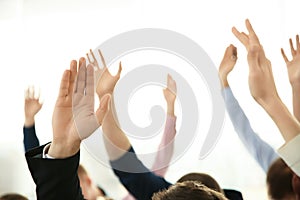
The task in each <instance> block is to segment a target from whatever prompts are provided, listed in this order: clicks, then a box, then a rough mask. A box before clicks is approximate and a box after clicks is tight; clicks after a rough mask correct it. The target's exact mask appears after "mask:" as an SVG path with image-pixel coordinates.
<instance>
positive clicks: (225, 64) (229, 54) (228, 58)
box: [219, 44, 237, 88]
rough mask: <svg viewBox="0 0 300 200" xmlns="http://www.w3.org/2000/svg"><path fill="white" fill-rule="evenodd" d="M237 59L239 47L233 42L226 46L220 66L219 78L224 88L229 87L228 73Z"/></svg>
mask: <svg viewBox="0 0 300 200" xmlns="http://www.w3.org/2000/svg"><path fill="white" fill-rule="evenodd" d="M236 61H237V49H236V47H235V46H233V45H232V44H231V45H229V46H228V47H227V48H226V51H225V53H224V57H223V60H222V61H221V64H220V67H219V78H220V81H221V83H222V87H223V88H226V87H229V84H228V80H227V77H228V74H229V73H230V72H231V71H232V69H233V68H234V66H235V63H236Z"/></svg>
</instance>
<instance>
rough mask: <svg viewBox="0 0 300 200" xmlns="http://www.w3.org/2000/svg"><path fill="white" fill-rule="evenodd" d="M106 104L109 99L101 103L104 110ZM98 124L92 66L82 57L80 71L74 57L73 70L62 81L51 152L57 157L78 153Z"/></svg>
mask: <svg viewBox="0 0 300 200" xmlns="http://www.w3.org/2000/svg"><path fill="white" fill-rule="evenodd" d="M77 73H78V75H77ZM75 79H76V81H75ZM104 103H106V105H104ZM107 106H108V101H106V102H101V105H100V107H102V108H103V109H105V108H106V107H107ZM103 114H105V112H103ZM99 126H100V125H99V123H98V120H97V117H96V115H95V112H94V69H93V66H92V65H88V66H87V67H86V61H85V59H84V58H81V59H80V60H79V70H78V72H77V62H76V61H75V60H73V61H72V62H71V65H70V70H66V71H65V72H64V74H63V77H62V80H61V85H60V90H59V96H58V98H57V101H56V104H55V108H54V112H53V118H52V127H53V142H52V144H51V145H50V148H49V151H48V154H49V155H50V156H52V157H54V158H66V157H69V156H72V155H75V154H76V153H77V152H78V151H79V147H80V143H81V140H83V139H85V138H87V137H88V136H90V135H91V134H92V133H93V132H94V131H95V130H96V129H97V128H98V127H99Z"/></svg>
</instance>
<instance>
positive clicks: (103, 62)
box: [98, 49, 107, 68]
mask: <svg viewBox="0 0 300 200" xmlns="http://www.w3.org/2000/svg"><path fill="white" fill-rule="evenodd" d="M98 53H99V56H100V58H101V62H102V65H103V67H104V68H107V66H106V62H105V59H104V56H103V54H102V52H101V50H100V49H98Z"/></svg>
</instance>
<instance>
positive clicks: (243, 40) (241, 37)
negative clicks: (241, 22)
mask: <svg viewBox="0 0 300 200" xmlns="http://www.w3.org/2000/svg"><path fill="white" fill-rule="evenodd" d="M232 33H233V34H234V36H235V37H236V38H237V39H238V40H239V41H240V42H241V43H242V44H243V45H244V46H245V47H246V49H248V46H249V38H248V36H247V35H246V34H245V33H240V32H239V31H238V30H237V29H236V28H235V27H232Z"/></svg>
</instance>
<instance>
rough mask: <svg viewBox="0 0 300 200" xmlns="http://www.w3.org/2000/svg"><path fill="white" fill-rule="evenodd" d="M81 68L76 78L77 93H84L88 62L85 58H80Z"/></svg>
mask: <svg viewBox="0 0 300 200" xmlns="http://www.w3.org/2000/svg"><path fill="white" fill-rule="evenodd" d="M79 64H81V65H80V66H79V70H78V75H77V80H76V90H75V91H76V93H79V94H81V95H84V89H85V80H86V63H85V59H84V58H80V59H79Z"/></svg>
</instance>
